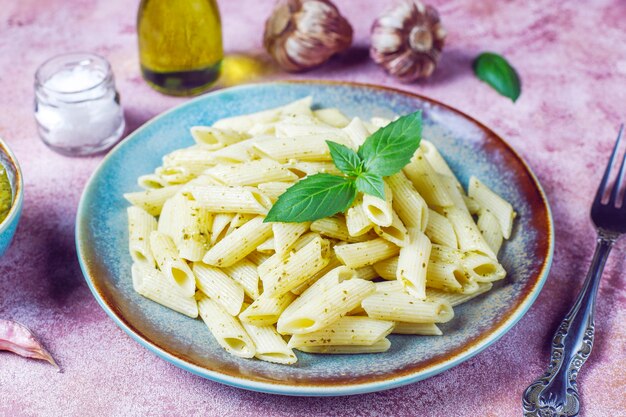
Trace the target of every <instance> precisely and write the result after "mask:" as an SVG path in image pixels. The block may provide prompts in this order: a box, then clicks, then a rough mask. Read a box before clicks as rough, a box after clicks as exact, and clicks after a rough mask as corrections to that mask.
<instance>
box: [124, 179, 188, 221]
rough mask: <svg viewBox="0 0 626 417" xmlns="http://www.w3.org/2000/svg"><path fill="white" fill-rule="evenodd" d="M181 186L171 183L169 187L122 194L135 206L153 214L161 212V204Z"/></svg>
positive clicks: (156, 214)
mask: <svg viewBox="0 0 626 417" xmlns="http://www.w3.org/2000/svg"><path fill="white" fill-rule="evenodd" d="M181 188H182V186H180V185H172V186H169V187H163V188H155V189H150V190H145V191H137V192H134V193H126V194H124V198H125V199H126V200H128V202H129V203H130V204H132V205H133V206H135V207H139V208H141V209H143V210H145V211H146V212H148V213H150V214H151V215H153V216H158V215H159V214H161V209H162V208H163V204H165V202H166V201H167V200H168V199H169V198H171V197H172V196H174V194H176V193H177V192H178V191H180V189H181Z"/></svg>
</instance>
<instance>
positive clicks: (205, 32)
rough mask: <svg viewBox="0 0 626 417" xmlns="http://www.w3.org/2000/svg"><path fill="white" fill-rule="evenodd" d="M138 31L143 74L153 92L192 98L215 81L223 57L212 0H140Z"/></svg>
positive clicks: (220, 31) (215, 11) (218, 21)
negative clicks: (191, 96) (154, 90)
mask: <svg viewBox="0 0 626 417" xmlns="http://www.w3.org/2000/svg"><path fill="white" fill-rule="evenodd" d="M137 32H138V38H139V60H140V62H141V73H142V75H143V78H144V79H145V80H146V81H147V82H148V84H150V85H151V86H152V87H153V88H154V89H156V90H158V91H161V92H163V93H165V94H171V95H180V96H187V95H194V94H198V93H201V92H202V91H205V90H206V89H207V88H209V87H210V86H211V85H212V84H213V83H214V82H215V81H216V80H217V78H218V77H219V74H220V64H221V62H222V57H223V55H224V53H223V49H222V25H221V21H220V14H219V9H218V7H217V4H216V2H215V0H142V1H141V4H140V6H139V13H138V15H137Z"/></svg>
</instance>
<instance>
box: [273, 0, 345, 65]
mask: <svg viewBox="0 0 626 417" xmlns="http://www.w3.org/2000/svg"><path fill="white" fill-rule="evenodd" d="M351 43H352V26H350V24H349V23H348V21H347V20H346V19H345V18H344V17H343V16H342V15H341V14H340V13H339V10H337V7H335V5H334V4H333V3H332V2H330V1H329V0H281V1H279V3H278V4H277V6H276V8H275V9H274V11H273V12H272V15H271V16H270V17H269V19H267V21H266V22H265V33H264V34H263V44H264V46H265V49H266V50H267V51H268V52H269V54H270V55H271V56H272V57H273V58H274V59H275V60H276V62H277V63H278V65H280V66H281V67H282V68H283V69H285V70H287V71H302V70H305V69H308V68H312V67H315V66H317V65H320V64H322V63H324V62H326V61H327V60H328V59H329V58H330V57H331V56H332V55H334V54H336V53H338V52H341V51H343V50H345V49H347V48H348V47H349V46H350V44H351Z"/></svg>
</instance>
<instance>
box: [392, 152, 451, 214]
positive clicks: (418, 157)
mask: <svg viewBox="0 0 626 417" xmlns="http://www.w3.org/2000/svg"><path fill="white" fill-rule="evenodd" d="M402 171H403V172H404V173H405V174H406V176H407V178H408V179H409V180H411V182H412V183H413V186H414V187H415V189H416V190H417V192H418V193H419V194H420V195H421V196H422V197H423V198H424V200H426V202H427V203H428V206H437V207H450V206H452V205H454V201H453V200H452V198H451V197H450V195H449V194H448V191H447V190H446V187H445V185H444V184H443V183H442V181H441V179H440V177H439V174H437V172H436V171H435V170H434V169H433V167H432V166H431V165H430V163H429V162H428V160H427V159H426V158H425V157H424V154H423V152H422V151H421V150H420V149H418V150H417V151H416V152H415V155H414V156H413V158H412V159H411V162H409V163H408V164H407V165H406V166H405V167H404V168H403V169H402Z"/></svg>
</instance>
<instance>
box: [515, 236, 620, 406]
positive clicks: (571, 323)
mask: <svg viewBox="0 0 626 417" xmlns="http://www.w3.org/2000/svg"><path fill="white" fill-rule="evenodd" d="M614 242H615V237H613V236H609V235H606V234H603V233H602V232H600V233H599V234H598V239H597V244H596V250H595V253H594V255H593V260H592V261H591V266H590V267H589V272H588V273H587V278H586V279H585V283H584V285H583V288H582V290H581V291H580V294H578V298H577V299H576V303H575V304H574V306H573V307H572V309H571V310H570V311H569V313H567V315H566V316H565V318H564V319H563V321H562V322H561V325H560V326H559V328H558V330H557V331H556V334H555V335H554V338H553V339H552V349H551V358H550V365H549V366H548V370H547V371H546V372H545V373H544V374H543V375H542V376H541V377H540V378H539V379H537V380H536V381H535V382H533V383H532V384H531V385H530V386H529V387H528V388H526V391H524V396H523V400H522V406H523V409H524V416H525V417H573V416H578V412H579V410H580V398H579V396H578V388H577V386H576V377H577V376H578V372H579V371H580V368H581V367H582V366H583V364H584V363H585V361H586V360H587V358H588V357H589V354H590V353H591V348H592V347H593V335H594V324H593V313H594V309H595V304H596V294H597V292H598V285H599V283H600V278H601V277H602V271H603V270H604V265H605V263H606V259H607V257H608V256H609V252H611V248H612V247H613V243H614Z"/></svg>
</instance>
